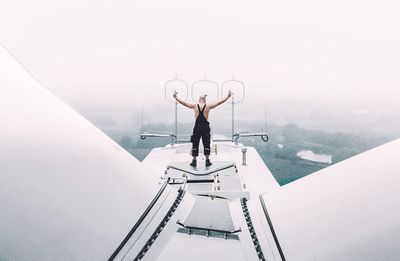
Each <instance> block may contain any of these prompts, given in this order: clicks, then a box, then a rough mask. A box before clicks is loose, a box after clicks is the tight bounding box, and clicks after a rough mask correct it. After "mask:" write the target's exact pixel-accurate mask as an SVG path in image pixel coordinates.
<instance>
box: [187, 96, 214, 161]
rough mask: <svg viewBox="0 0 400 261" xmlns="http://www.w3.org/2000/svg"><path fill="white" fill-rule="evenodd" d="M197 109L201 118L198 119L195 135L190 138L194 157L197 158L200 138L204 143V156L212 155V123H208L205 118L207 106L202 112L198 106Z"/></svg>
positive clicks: (194, 130)
mask: <svg viewBox="0 0 400 261" xmlns="http://www.w3.org/2000/svg"><path fill="white" fill-rule="evenodd" d="M197 108H198V109H199V116H197V118H196V123H195V125H194V128H193V135H192V137H191V138H190V142H192V156H193V157H197V156H198V155H199V143H200V138H201V139H202V141H203V146H204V155H210V123H209V122H208V121H207V119H206V117H204V110H205V108H206V104H204V107H203V109H202V110H200V106H199V105H198V104H197Z"/></svg>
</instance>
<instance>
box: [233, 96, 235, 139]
mask: <svg viewBox="0 0 400 261" xmlns="http://www.w3.org/2000/svg"><path fill="white" fill-rule="evenodd" d="M234 135H235V95H234V94H233V93H232V141H233V140H234Z"/></svg>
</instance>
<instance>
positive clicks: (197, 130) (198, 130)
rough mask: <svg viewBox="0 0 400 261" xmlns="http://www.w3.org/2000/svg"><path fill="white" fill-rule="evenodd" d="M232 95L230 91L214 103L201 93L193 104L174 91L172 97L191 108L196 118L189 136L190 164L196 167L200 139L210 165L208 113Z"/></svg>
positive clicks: (207, 162)
mask: <svg viewBox="0 0 400 261" xmlns="http://www.w3.org/2000/svg"><path fill="white" fill-rule="evenodd" d="M231 96H232V93H231V91H229V92H228V95H227V96H226V97H225V98H224V99H222V100H220V101H217V102H214V103H209V104H207V103H206V97H207V95H201V96H200V98H199V103H197V104H193V103H188V102H185V101H183V100H181V99H179V98H178V93H177V92H174V95H173V97H174V98H175V99H176V101H177V102H179V103H180V104H182V105H183V106H185V107H187V108H189V109H192V110H193V111H194V115H195V118H196V122H195V124H194V128H193V135H192V136H191V137H190V142H191V143H192V156H193V160H192V162H191V163H190V166H192V167H196V166H197V156H198V155H199V144H200V139H202V141H203V146H204V156H205V157H206V167H209V166H211V165H212V163H211V161H210V152H211V149H210V142H211V137H210V123H209V122H208V115H209V113H210V110H212V109H214V108H216V107H217V106H219V105H221V104H223V103H224V102H226V101H227V100H228V99H229V98H230V97H231Z"/></svg>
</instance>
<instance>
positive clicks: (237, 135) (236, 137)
mask: <svg viewBox="0 0 400 261" xmlns="http://www.w3.org/2000/svg"><path fill="white" fill-rule="evenodd" d="M245 137H261V139H262V140H263V141H264V142H267V141H268V140H269V137H268V133H266V132H245V133H235V134H234V135H233V140H234V141H235V143H236V144H237V143H238V140H239V138H245Z"/></svg>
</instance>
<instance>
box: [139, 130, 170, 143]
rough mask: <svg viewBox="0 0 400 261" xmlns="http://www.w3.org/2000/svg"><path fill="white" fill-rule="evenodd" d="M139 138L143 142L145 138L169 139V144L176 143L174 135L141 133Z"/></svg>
mask: <svg viewBox="0 0 400 261" xmlns="http://www.w3.org/2000/svg"><path fill="white" fill-rule="evenodd" d="M140 138H141V139H142V140H145V139H146V138H171V144H175V143H176V142H177V138H176V135H175V134H174V133H147V132H145V133H141V134H140Z"/></svg>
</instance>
